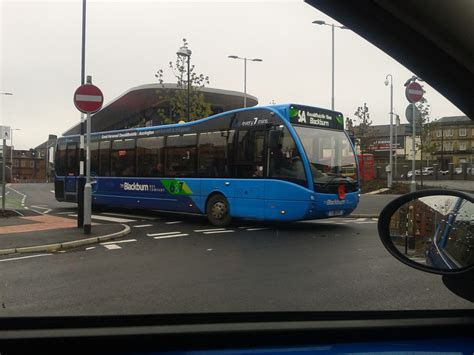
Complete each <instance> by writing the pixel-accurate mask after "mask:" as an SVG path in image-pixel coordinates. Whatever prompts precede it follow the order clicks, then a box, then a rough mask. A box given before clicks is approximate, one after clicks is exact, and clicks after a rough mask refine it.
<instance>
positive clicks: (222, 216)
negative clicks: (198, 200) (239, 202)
mask: <svg viewBox="0 0 474 355" xmlns="http://www.w3.org/2000/svg"><path fill="white" fill-rule="evenodd" d="M206 214H207V218H208V219H209V222H211V223H212V224H213V225H215V226H217V227H227V226H228V225H229V224H230V221H231V220H232V217H231V216H230V213H229V203H228V202H227V199H226V198H225V197H224V196H222V195H220V194H218V195H213V196H211V198H210V199H209V201H207V205H206Z"/></svg>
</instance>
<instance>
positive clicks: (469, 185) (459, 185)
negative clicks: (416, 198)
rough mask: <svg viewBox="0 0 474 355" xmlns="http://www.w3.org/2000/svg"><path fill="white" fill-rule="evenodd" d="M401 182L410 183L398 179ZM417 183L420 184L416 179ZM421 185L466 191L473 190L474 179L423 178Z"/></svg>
mask: <svg viewBox="0 0 474 355" xmlns="http://www.w3.org/2000/svg"><path fill="white" fill-rule="evenodd" d="M399 182H402V183H406V184H410V183H411V182H410V181H399ZM416 183H417V185H420V181H419V180H417V181H416ZM423 186H429V187H433V188H442V189H452V190H459V191H466V192H471V193H472V192H474V181H472V180H471V181H470V180H426V179H425V180H423Z"/></svg>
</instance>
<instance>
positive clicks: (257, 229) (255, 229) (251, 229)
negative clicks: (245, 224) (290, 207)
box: [246, 228, 271, 231]
mask: <svg viewBox="0 0 474 355" xmlns="http://www.w3.org/2000/svg"><path fill="white" fill-rule="evenodd" d="M265 229H271V228H249V229H246V230H248V231H263V230H265Z"/></svg>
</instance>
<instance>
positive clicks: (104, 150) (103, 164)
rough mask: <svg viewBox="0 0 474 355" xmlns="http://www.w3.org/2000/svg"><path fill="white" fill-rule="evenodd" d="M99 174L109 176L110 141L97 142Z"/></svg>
mask: <svg viewBox="0 0 474 355" xmlns="http://www.w3.org/2000/svg"><path fill="white" fill-rule="evenodd" d="M99 148H100V149H99V175H100V176H110V141H102V142H100V143H99Z"/></svg>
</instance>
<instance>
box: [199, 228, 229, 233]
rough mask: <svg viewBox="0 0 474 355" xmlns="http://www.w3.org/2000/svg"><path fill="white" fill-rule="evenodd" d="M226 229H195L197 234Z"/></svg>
mask: <svg viewBox="0 0 474 355" xmlns="http://www.w3.org/2000/svg"><path fill="white" fill-rule="evenodd" d="M222 230H225V228H211V229H195V230H194V231H195V232H212V231H222Z"/></svg>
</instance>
